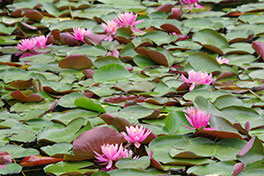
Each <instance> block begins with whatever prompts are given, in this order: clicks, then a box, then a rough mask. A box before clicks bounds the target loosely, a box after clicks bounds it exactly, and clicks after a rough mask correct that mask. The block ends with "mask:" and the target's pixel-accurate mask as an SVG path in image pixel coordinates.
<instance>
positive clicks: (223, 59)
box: [216, 57, 229, 64]
mask: <svg viewBox="0 0 264 176" xmlns="http://www.w3.org/2000/svg"><path fill="white" fill-rule="evenodd" d="M216 61H217V62H218V63H219V64H228V63H229V60H228V59H226V58H222V57H217V58H216Z"/></svg>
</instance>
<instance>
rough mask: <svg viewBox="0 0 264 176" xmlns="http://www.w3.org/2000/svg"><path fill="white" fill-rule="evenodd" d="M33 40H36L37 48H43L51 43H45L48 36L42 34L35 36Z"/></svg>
mask: <svg viewBox="0 0 264 176" xmlns="http://www.w3.org/2000/svg"><path fill="white" fill-rule="evenodd" d="M34 40H35V41H36V47H37V48H40V49H43V48H46V47H49V46H51V45H46V43H47V40H48V37H45V36H44V35H42V36H39V37H35V38H34Z"/></svg>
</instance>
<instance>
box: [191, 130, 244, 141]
mask: <svg viewBox="0 0 264 176" xmlns="http://www.w3.org/2000/svg"><path fill="white" fill-rule="evenodd" d="M194 135H195V136H199V137H200V136H202V137H207V138H217V139H225V138H238V139H242V137H241V136H240V135H239V134H237V133H233V132H228V131H210V130H201V131H196V132H195V133H194Z"/></svg>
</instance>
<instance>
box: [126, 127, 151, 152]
mask: <svg viewBox="0 0 264 176" xmlns="http://www.w3.org/2000/svg"><path fill="white" fill-rule="evenodd" d="M126 132H127V134H128V135H127V134H126V133H125V132H121V134H122V135H123V136H124V138H125V139H126V140H127V141H128V142H130V143H134V145H135V146H136V148H139V147H140V145H141V144H140V142H142V141H144V140H145V139H146V138H147V137H148V135H149V134H150V133H151V130H150V129H146V128H145V127H143V126H140V127H139V126H137V125H136V126H135V127H133V126H130V127H126Z"/></svg>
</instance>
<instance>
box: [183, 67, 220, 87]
mask: <svg viewBox="0 0 264 176" xmlns="http://www.w3.org/2000/svg"><path fill="white" fill-rule="evenodd" d="M181 79H182V80H183V81H184V82H185V83H189V84H192V85H191V86H190V88H189V91H192V90H193V89H194V88H195V85H201V84H206V85H210V84H212V83H214V82H215V80H216V79H212V73H210V74H209V75H208V73H207V72H205V73H202V72H201V71H199V72H195V71H193V70H191V71H189V72H188V79H187V78H186V77H185V76H184V75H181Z"/></svg>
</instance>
